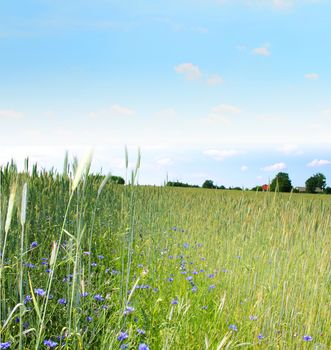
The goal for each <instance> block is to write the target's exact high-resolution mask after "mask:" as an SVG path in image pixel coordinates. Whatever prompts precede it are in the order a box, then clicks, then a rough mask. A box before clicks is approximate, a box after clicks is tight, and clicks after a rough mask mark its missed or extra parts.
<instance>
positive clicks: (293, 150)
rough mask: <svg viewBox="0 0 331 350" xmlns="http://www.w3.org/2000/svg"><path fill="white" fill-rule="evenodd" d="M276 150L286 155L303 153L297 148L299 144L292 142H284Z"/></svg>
mask: <svg viewBox="0 0 331 350" xmlns="http://www.w3.org/2000/svg"><path fill="white" fill-rule="evenodd" d="M278 151H279V152H281V153H283V154H286V155H295V156H297V155H300V154H303V151H301V150H300V149H299V146H297V145H292V144H285V145H283V146H282V147H280V148H278Z"/></svg>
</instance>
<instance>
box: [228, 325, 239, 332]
mask: <svg viewBox="0 0 331 350" xmlns="http://www.w3.org/2000/svg"><path fill="white" fill-rule="evenodd" d="M229 328H230V329H231V330H232V331H235V332H238V328H237V326H236V325H234V324H230V326H229Z"/></svg>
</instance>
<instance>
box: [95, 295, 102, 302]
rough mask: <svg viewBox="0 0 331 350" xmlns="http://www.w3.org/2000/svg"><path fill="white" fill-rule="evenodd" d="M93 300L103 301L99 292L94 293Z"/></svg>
mask: <svg viewBox="0 0 331 350" xmlns="http://www.w3.org/2000/svg"><path fill="white" fill-rule="evenodd" d="M94 300H96V301H103V300H104V298H103V297H102V296H101V295H100V294H96V295H95V296H94Z"/></svg>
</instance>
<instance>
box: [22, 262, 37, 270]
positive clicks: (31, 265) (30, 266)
mask: <svg viewBox="0 0 331 350" xmlns="http://www.w3.org/2000/svg"><path fill="white" fill-rule="evenodd" d="M24 265H25V266H26V267H29V268H30V269H34V268H35V265H33V264H31V263H25V264H24Z"/></svg>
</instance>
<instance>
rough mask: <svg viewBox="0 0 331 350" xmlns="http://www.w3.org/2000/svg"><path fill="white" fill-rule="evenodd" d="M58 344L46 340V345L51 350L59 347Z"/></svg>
mask: <svg viewBox="0 0 331 350" xmlns="http://www.w3.org/2000/svg"><path fill="white" fill-rule="evenodd" d="M57 344H58V343H57V342H56V341H53V340H44V345H45V346H48V347H49V348H55V347H56V346H57Z"/></svg>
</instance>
